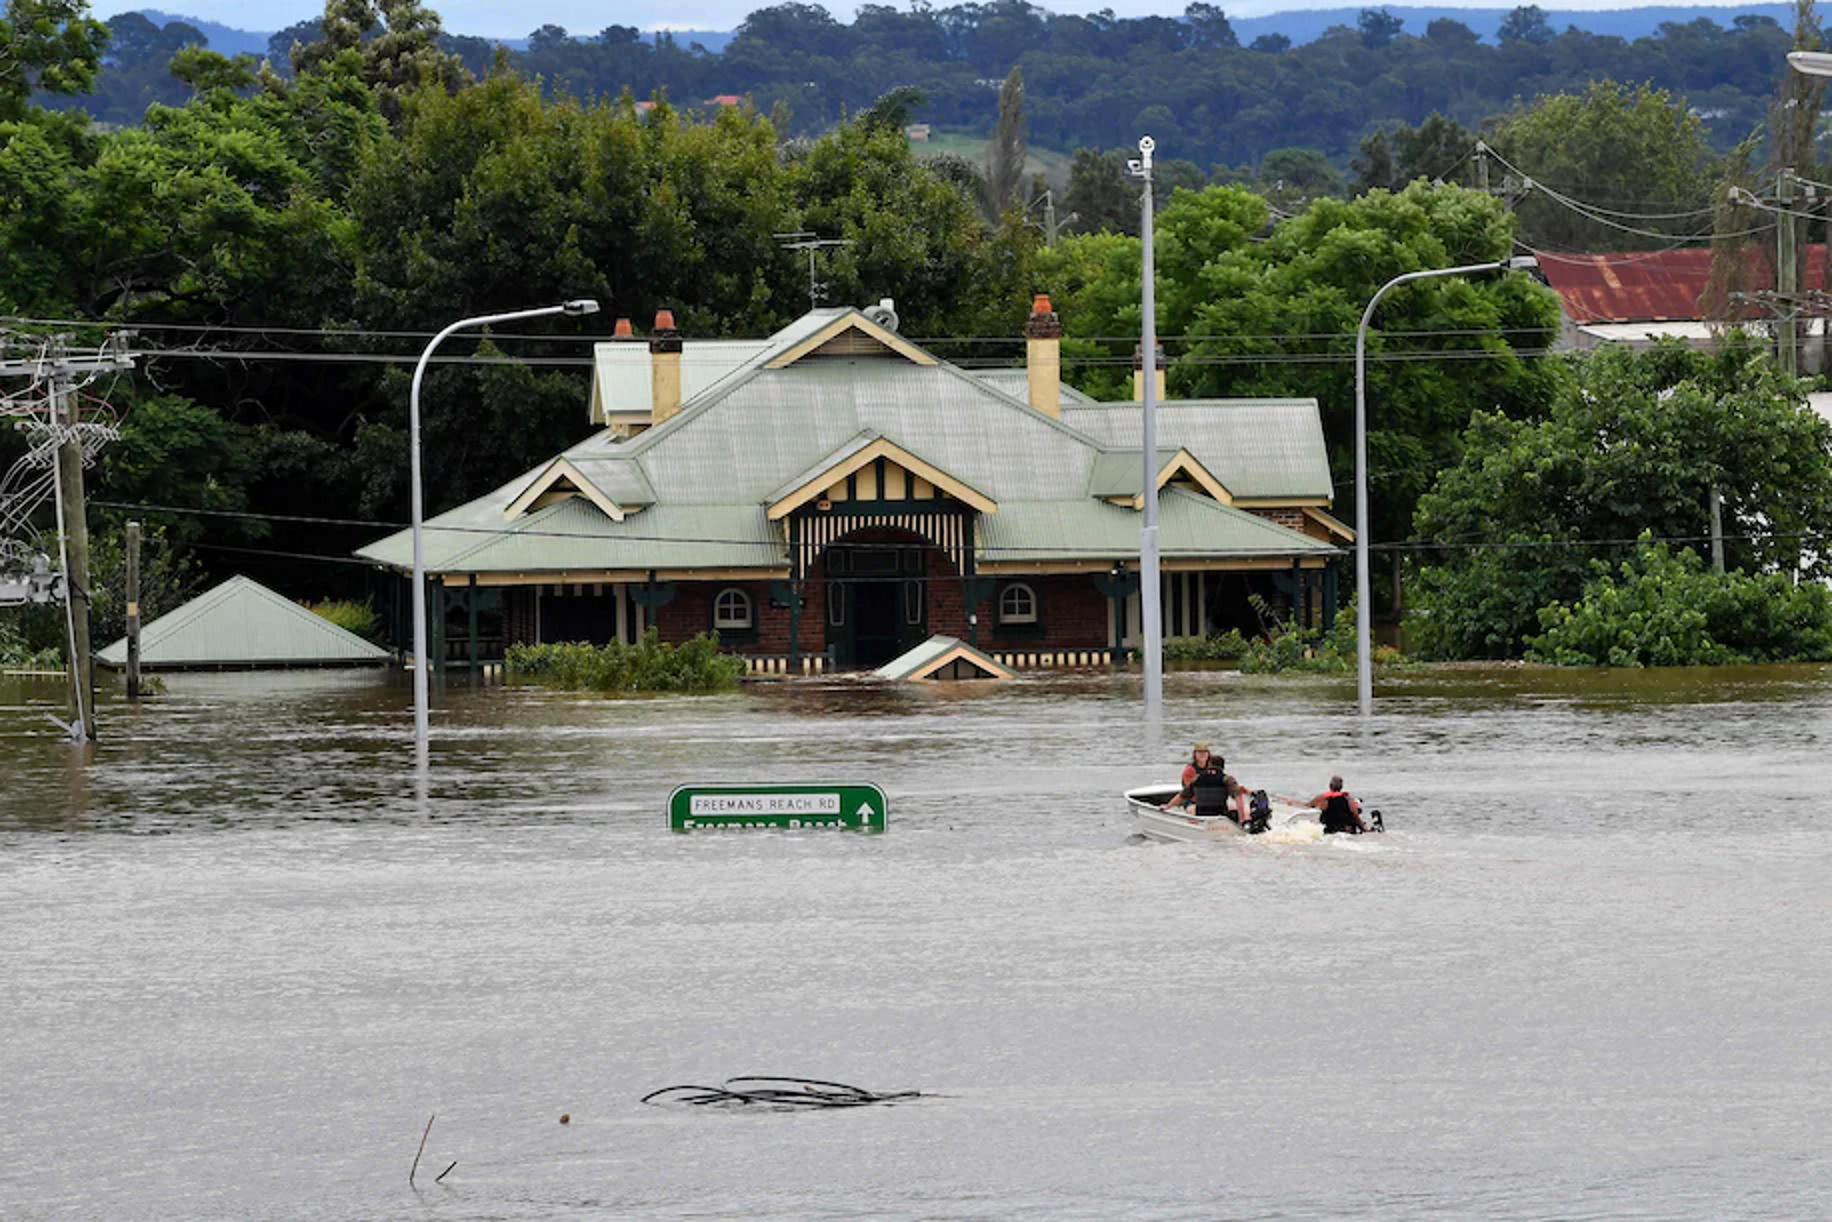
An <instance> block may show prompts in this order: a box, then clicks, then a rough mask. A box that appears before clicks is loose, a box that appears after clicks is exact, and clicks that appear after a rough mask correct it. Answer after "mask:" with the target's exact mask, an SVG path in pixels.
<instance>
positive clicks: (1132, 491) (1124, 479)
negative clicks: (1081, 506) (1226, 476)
mask: <svg viewBox="0 0 1832 1222" xmlns="http://www.w3.org/2000/svg"><path fill="white" fill-rule="evenodd" d="M1158 457H1159V458H1161V459H1162V460H1163V462H1162V463H1161V464H1160V465H1159V467H1158V476H1157V486H1158V488H1159V490H1160V491H1162V490H1163V489H1164V488H1165V487H1167V486H1169V485H1170V484H1172V483H1173V482H1174V483H1178V484H1181V485H1184V486H1186V487H1188V488H1189V489H1190V490H1191V491H1194V492H1200V493H1204V494H1206V495H1208V496H1210V497H1213V498H1214V499H1215V500H1217V501H1219V502H1220V503H1222V504H1223V505H1233V504H1234V503H1235V497H1234V494H1233V493H1232V492H1230V491H1228V489H1227V486H1226V485H1224V484H1223V483H1222V482H1221V481H1220V480H1219V479H1216V478H1215V476H1214V474H1213V473H1212V472H1210V471H1209V469H1208V468H1207V467H1205V466H1203V465H1202V463H1201V462H1200V461H1198V460H1197V458H1196V456H1195V455H1194V454H1191V453H1190V452H1189V451H1188V450H1186V449H1178V450H1171V451H1166V450H1159V451H1158ZM1144 466H1145V462H1144V453H1143V452H1142V451H1140V450H1109V451H1107V452H1106V453H1104V454H1102V455H1101V456H1100V458H1099V460H1098V461H1097V462H1096V463H1095V466H1094V469H1093V471H1092V472H1091V473H1090V475H1089V479H1088V492H1089V495H1091V496H1097V497H1099V498H1101V499H1102V500H1105V501H1108V502H1110V503H1112V504H1115V505H1130V506H1131V507H1132V508H1133V509H1136V510H1143V509H1144V508H1145V494H1144V493H1143V492H1142V491H1140V485H1141V484H1142V483H1143V482H1144Z"/></svg>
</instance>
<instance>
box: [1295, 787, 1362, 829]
mask: <svg viewBox="0 0 1832 1222" xmlns="http://www.w3.org/2000/svg"><path fill="white" fill-rule="evenodd" d="M1309 805H1310V806H1311V807H1312V808H1314V809H1316V810H1319V811H1322V812H1323V834H1324V835H1325V836H1333V835H1335V834H1337V833H1338V832H1347V833H1348V834H1349V835H1351V836H1359V835H1361V834H1362V833H1363V832H1365V831H1367V830H1368V825H1367V824H1366V823H1364V822H1363V821H1362V818H1361V803H1360V802H1358V801H1357V800H1356V799H1355V795H1354V794H1351V793H1350V792H1349V791H1348V790H1346V789H1344V788H1343V787H1342V778H1341V777H1339V776H1333V777H1331V778H1330V779H1329V788H1328V789H1326V790H1324V791H1323V792H1322V793H1320V794H1318V795H1317V796H1316V797H1314V798H1312V799H1311V800H1310V802H1309Z"/></svg>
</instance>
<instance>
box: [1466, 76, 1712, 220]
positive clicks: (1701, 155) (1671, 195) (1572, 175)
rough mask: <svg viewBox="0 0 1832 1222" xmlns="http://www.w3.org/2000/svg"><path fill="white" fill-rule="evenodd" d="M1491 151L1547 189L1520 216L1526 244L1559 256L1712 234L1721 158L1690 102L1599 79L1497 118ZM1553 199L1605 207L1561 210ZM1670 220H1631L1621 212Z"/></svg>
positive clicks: (1523, 206) (1526, 204)
mask: <svg viewBox="0 0 1832 1222" xmlns="http://www.w3.org/2000/svg"><path fill="white" fill-rule="evenodd" d="M1489 143H1490V144H1491V145H1492V146H1493V147H1494V149H1495V150H1496V151H1497V152H1498V153H1499V154H1500V155H1501V156H1502V157H1503V158H1505V159H1506V160H1507V161H1508V162H1510V163H1512V164H1513V165H1515V166H1518V167H1520V168H1521V169H1522V170H1524V171H1525V172H1527V173H1528V174H1530V175H1531V176H1532V177H1533V179H1534V180H1535V181H1536V182H1537V183H1539V184H1540V185H1541V186H1543V187H1544V188H1547V190H1535V191H1532V192H1529V193H1528V194H1527V196H1526V198H1524V199H1523V200H1521V202H1520V205H1519V208H1518V212H1519V215H1520V229H1521V234H1522V237H1523V238H1524V240H1526V241H1527V242H1528V243H1530V244H1531V245H1533V246H1536V247H1552V248H1555V249H1561V250H1573V249H1575V250H1622V249H1639V248H1641V247H1644V246H1667V245H1671V244H1672V239H1671V238H1670V237H1667V236H1665V235H1668V234H1677V235H1684V234H1690V233H1699V232H1709V231H1710V228H1711V227H1710V224H1709V220H1710V215H1711V187H1712V184H1713V183H1714V182H1715V181H1716V177H1717V172H1718V168H1719V167H1718V158H1717V156H1716V155H1715V154H1714V153H1713V152H1712V150H1711V146H1710V143H1709V141H1708V140H1707V138H1706V134H1705V129H1704V125H1703V123H1702V122H1701V121H1700V120H1699V118H1698V117H1697V116H1696V115H1694V114H1692V113H1691V111H1690V110H1689V109H1688V107H1687V105H1686V103H1685V101H1684V100H1683V99H1681V98H1678V97H1675V96H1674V95H1673V94H1670V93H1668V92H1667V91H1666V90H1664V89H1655V88H1652V87H1651V86H1648V85H1639V86H1636V87H1634V88H1632V89H1631V88H1629V87H1628V86H1625V85H1620V84H1617V83H1616V82H1614V81H1609V80H1601V81H1593V82H1591V84H1590V85H1589V86H1588V87H1586V88H1585V89H1584V91H1583V92H1582V93H1564V94H1554V95H1550V96H1544V97H1540V98H1538V99H1537V100H1535V101H1534V102H1533V104H1532V105H1530V106H1522V107H1518V108H1516V109H1515V110H1514V111H1512V112H1511V113H1509V114H1507V115H1504V116H1503V117H1502V118H1500V119H1499V120H1497V121H1496V122H1495V124H1494V127H1493V129H1492V131H1491V133H1490V135H1489ZM1554 193H1557V194H1563V195H1565V196H1567V197H1575V198H1576V199H1578V200H1581V201H1583V202H1584V203H1587V204H1591V205H1596V206H1597V207H1598V208H1599V209H1609V210H1611V211H1609V212H1604V211H1586V210H1583V209H1579V208H1574V207H1572V206H1571V205H1570V204H1568V203H1562V202H1559V200H1558V199H1556V198H1555V195H1554ZM1637 211H1639V212H1643V213H1660V214H1678V215H1672V216H1671V219H1669V220H1665V221H1659V220H1644V219H1628V220H1623V219H1621V218H1620V217H1618V216H1616V215H1614V214H1616V213H1622V212H1630V213H1633V212H1637Z"/></svg>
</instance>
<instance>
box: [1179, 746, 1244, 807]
mask: <svg viewBox="0 0 1832 1222" xmlns="http://www.w3.org/2000/svg"><path fill="white" fill-rule="evenodd" d="M1226 766H1227V761H1226V760H1224V759H1222V758H1221V757H1220V756H1219V755H1216V754H1214V753H1213V752H1211V751H1210V750H1209V745H1208V744H1207V743H1197V744H1196V745H1195V746H1194V747H1192V748H1191V749H1190V762H1189V763H1187V764H1185V765H1184V766H1183V788H1182V789H1180V790H1178V791H1177V796H1176V797H1174V798H1172V799H1171V800H1170V801H1168V802H1166V803H1165V804H1164V805H1165V806H1166V807H1171V806H1190V805H1194V807H1195V811H1196V814H1197V815H1198V816H1201V817H1203V818H1213V817H1215V816H1217V815H1226V816H1227V817H1228V818H1230V819H1232V820H1234V822H1236V823H1238V824H1240V825H1241V826H1243V827H1244V826H1246V824H1247V820H1248V819H1249V818H1250V815H1249V814H1248V811H1247V791H1246V789H1245V788H1244V787H1243V786H1242V785H1241V783H1240V782H1239V781H1237V780H1236V779H1234V778H1233V777H1231V776H1229V775H1228V773H1227V767H1226ZM1230 800H1232V801H1233V803H1234V810H1233V811H1230V810H1229V809H1228V803H1229V801H1230Z"/></svg>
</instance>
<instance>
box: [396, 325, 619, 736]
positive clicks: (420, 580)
mask: <svg viewBox="0 0 1832 1222" xmlns="http://www.w3.org/2000/svg"><path fill="white" fill-rule="evenodd" d="M597 312H598V303H597V302H595V301H592V300H590V299H587V298H581V299H580V300H577V301H568V302H566V303H565V304H563V305H557V306H542V307H541V308H540V309H538V310H514V311H511V312H510V313H508V314H481V315H479V316H478V317H476V318H461V319H459V320H458V321H457V322H455V323H453V324H452V325H451V326H449V327H447V328H446V329H445V330H443V331H441V332H439V334H437V335H435V336H433V338H432V342H431V343H429V344H427V345H426V351H424V352H422V353H421V354H420V363H419V364H417V365H415V366H414V368H413V390H412V391H411V392H410V393H409V395H408V398H407V449H408V463H409V465H410V467H411V469H412V471H413V742H414V757H415V759H416V760H417V761H418V762H419V765H420V767H421V768H422V769H424V768H425V767H426V765H427V762H428V746H427V738H428V715H427V707H426V706H427V679H426V675H427V671H429V670H430V669H431V666H430V665H429V662H428V659H427V656H426V551H425V548H424V547H422V545H421V540H420V518H421V510H420V502H421V497H420V379H421V378H422V377H423V376H425V373H426V363H427V361H429V360H431V359H432V355H433V349H435V348H437V347H438V346H439V345H440V344H441V343H443V342H444V341H445V338H446V337H447V336H448V335H451V334H452V333H453V332H456V331H463V330H465V329H466V328H467V327H488V326H492V325H494V324H496V323H499V322H516V321H518V320H520V319H524V318H545V317H547V316H548V315H551V314H565V315H567V316H568V317H569V318H577V317H580V316H582V315H585V314H596V313H597ZM441 611H442V612H443V608H441Z"/></svg>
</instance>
